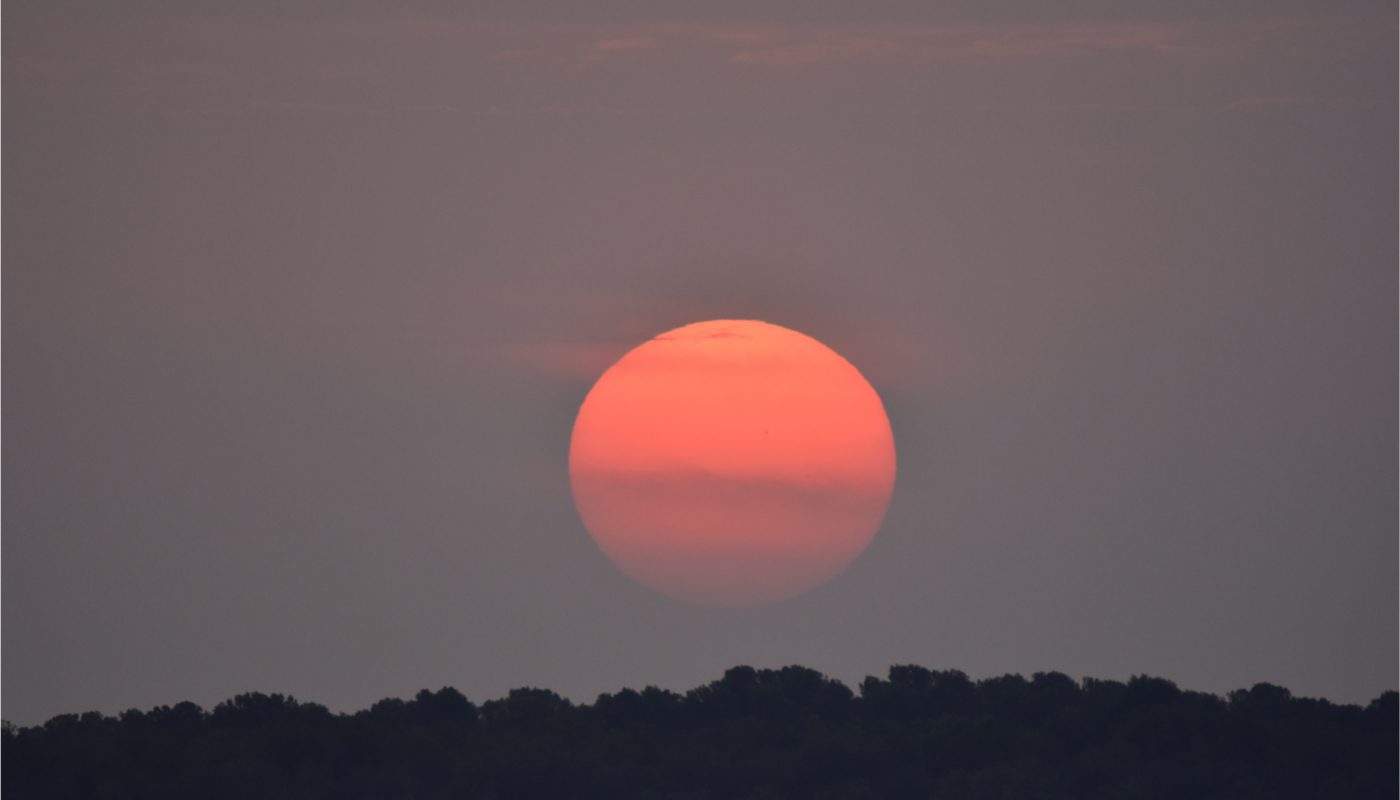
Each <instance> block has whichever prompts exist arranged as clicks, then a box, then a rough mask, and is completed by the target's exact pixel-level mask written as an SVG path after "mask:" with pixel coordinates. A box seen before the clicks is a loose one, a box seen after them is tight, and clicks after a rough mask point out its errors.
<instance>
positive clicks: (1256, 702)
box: [0, 666, 1400, 800]
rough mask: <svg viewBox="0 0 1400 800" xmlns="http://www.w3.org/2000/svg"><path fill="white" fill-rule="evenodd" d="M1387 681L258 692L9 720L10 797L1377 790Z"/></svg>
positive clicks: (1042, 678) (1390, 765)
mask: <svg viewBox="0 0 1400 800" xmlns="http://www.w3.org/2000/svg"><path fill="white" fill-rule="evenodd" d="M1398 726H1400V718H1398V717H1397V706H1396V693H1395V692H1386V693H1385V694H1383V695H1382V696H1381V697H1379V698H1377V699H1376V700H1374V701H1372V702H1371V703H1370V704H1369V705H1368V706H1366V707H1365V708H1361V707H1358V706H1339V705H1333V704H1331V703H1328V702H1326V701H1323V700H1308V699H1300V698H1294V697H1291V696H1290V694H1289V692H1288V690H1286V689H1282V688H1279V687H1277V686H1271V685H1268V684H1259V685H1256V686H1255V687H1254V688H1252V689H1248V690H1240V691H1236V692H1231V693H1230V695H1229V696H1228V697H1227V698H1220V697H1216V696H1214V695H1209V694H1200V693H1197V692H1185V691H1181V690H1179V689H1178V688H1177V687H1176V685H1175V684H1173V683H1171V682H1170V681H1166V680H1161V679H1157V678H1145V677H1139V678H1134V679H1133V680H1131V681H1129V682H1128V683H1126V684H1124V683H1118V682H1115V681H1100V680H1093V679H1086V680H1084V681H1083V682H1082V683H1076V682H1075V681H1073V680H1071V679H1070V678H1068V677H1066V676H1064V675H1061V674H1059V673H1040V674H1037V675H1035V677H1033V678H1031V679H1029V680H1027V679H1024V678H1021V677H1019V676H1014V675H1012V676H1006V677H1002V678H993V679H990V680H983V681H976V682H974V681H972V680H969V679H968V677H967V676H966V675H964V674H962V673H960V672H951V671H949V672H931V671H929V670H926V669H923V668H921V667H911V666H903V667H893V668H891V669H890V672H889V677H888V679H886V680H879V679H876V678H867V679H866V680H865V681H864V682H863V683H862V684H861V686H860V692H859V693H858V694H856V693H853V692H852V691H851V690H850V689H848V688H846V687H845V686H843V685H842V684H840V683H838V682H836V681H833V680H830V679H828V678H826V677H825V676H823V675H822V674H820V673H818V672H814V671H812V670H809V669H804V668H801V667H788V668H785V669H781V670H754V669H750V668H747V667H737V668H735V669H731V670H730V671H728V672H727V673H725V675H724V678H723V679H721V680H718V681H715V682H714V683H711V684H709V685H707V686H702V687H700V688H698V689H693V690H691V691H689V692H686V693H685V694H684V695H680V694H675V693H672V692H668V691H662V690H660V689H655V688H648V689H645V690H643V691H641V692H635V691H631V690H624V691H622V692H619V693H617V694H605V695H602V696H600V697H599V698H598V700H597V701H596V702H595V703H593V704H592V705H573V704H571V703H569V702H568V701H567V700H564V699H562V698H560V697H559V696H558V695H556V694H554V693H553V692H549V691H545V690H542V689H517V690H515V691H513V692H511V693H510V695H509V696H508V697H506V698H504V699H501V700H491V701H488V702H486V703H483V704H481V705H480V706H478V705H475V704H473V703H472V702H470V701H469V700H467V698H465V697H463V696H462V695H461V694H460V693H458V692H457V691H455V690H453V689H442V690H441V691H438V692H429V691H423V692H419V693H418V695H417V696H416V697H414V699H412V700H410V701H406V702H405V701H402V700H384V701H381V702H379V703H376V704H375V705H374V707H373V708H371V709H369V710H368V711H361V712H358V713H355V714H333V713H331V712H329V711H327V710H326V709H325V708H323V707H321V706H318V705H314V704H310V703H298V702H297V701H296V700H294V699H292V698H290V697H284V696H282V695H262V694H245V695H239V696H238V697H235V698H233V699H232V700H230V701H228V702H225V703H221V704H219V705H218V706H216V707H215V708H214V709H213V710H212V711H203V710H201V709H200V708H199V707H197V706H195V705H193V704H191V703H180V704H179V705H176V706H173V707H167V706H161V707H159V708H155V709H152V710H151V711H148V712H144V713H143V712H141V711H128V712H125V713H123V714H121V715H120V716H119V717H107V716H103V715H101V714H97V713H88V714H83V715H81V716H79V715H74V714H68V715H64V716H59V717H55V718H53V719H51V720H49V721H48V722H47V723H45V724H43V725H41V726H36V727H31V728H19V729H14V728H12V727H10V726H9V725H6V726H5V731H4V738H3V759H4V760H3V766H0V778H2V779H3V786H0V788H3V793H4V797H5V798H6V800H21V799H22V798H47V797H54V798H57V797H63V798H68V797H74V798H77V797H91V798H142V799H143V800H155V799H156V798H449V797H450V798H459V797H460V798H677V799H679V798H690V799H693V800H700V799H701V798H1015V799H1016V800H1027V799H1029V798H1100V797H1101V798H1172V800H1177V799H1178V798H1201V799H1202V800H1204V799H1205V798H1270V799H1271V800H1272V799H1273V798H1304V797H1306V798H1387V799H1392V798H1395V797H1396V796H1397V788H1400V787H1397V780H1400V779H1397V769H1400V763H1397V762H1398V761H1400V758H1398V757H1397V753H1400V742H1397V727H1398Z"/></svg>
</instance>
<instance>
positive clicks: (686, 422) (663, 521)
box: [569, 320, 895, 606]
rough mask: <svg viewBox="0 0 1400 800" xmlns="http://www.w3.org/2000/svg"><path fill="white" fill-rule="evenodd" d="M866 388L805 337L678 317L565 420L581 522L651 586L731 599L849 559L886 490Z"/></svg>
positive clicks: (891, 457) (881, 446)
mask: <svg viewBox="0 0 1400 800" xmlns="http://www.w3.org/2000/svg"><path fill="white" fill-rule="evenodd" d="M894 475H895V454H894V438H893V436H892V435H891V434H890V424H889V419H888V418H887V417H886V416H885V408H884V406H883V405H882V404H881V402H880V397H879V395H877V394H876V393H875V390H874V389H873V388H871V386H870V384H869V383H868V382H867V381H866V380H865V378H864V377H862V376H861V374H860V373H859V372H858V371H857V370H856V368H855V367H853V366H851V364H850V363H849V362H847V361H846V360H845V359H844V358H842V357H841V356H839V355H837V354H836V353H835V352H834V351H833V350H831V349H830V348H828V347H827V346H825V345H823V344H822V343H821V342H818V341H817V340H816V339H813V338H811V337H809V336H804V335H803V334H800V333H798V332H797V331H793V330H789V329H787V328H783V327H780V326H777V325H770V324H768V323H766V322H757V321H753V320H712V321H709V322H697V323H695V324H693V325H686V326H685V327H682V328H677V329H675V330H673V331H668V332H666V333H663V334H661V335H660V336H657V337H656V338H654V339H652V340H650V341H648V342H646V343H644V344H642V345H640V346H639V347H637V348H635V349H633V350H632V351H631V352H629V353H628V354H627V355H625V356H623V357H622V359H621V360H620V361H618V362H617V363H616V364H614V365H613V366H612V367H610V368H609V369H608V371H607V372H605V373H603V376H602V377H601V378H599V379H598V382H597V384H595V385H594V386H593V389H592V390H591V391H589V393H588V396H587V397H586V398H585V399H584V401H583V407H582V408H580V409H579V413H578V419H577V420H576V421H575V422H574V433H573V441H572V443H571V445H570V449H569V477H570V481H571V483H572V485H573V493H574V502H575V503H576V504H577V505H578V510H579V514H580V515H581V516H582V517H583V522H584V525H585V526H586V527H587V528H588V531H589V533H591V534H592V535H593V538H594V539H595V540H596V541H597V542H598V545H599V546H600V547H601V548H602V549H603V552H604V553H606V554H607V555H608V557H609V558H610V559H612V561H613V562H614V563H615V564H617V566H618V567H619V568H621V569H622V571H623V572H626V573H627V574H628V575H631V576H632V577H633V578H635V579H637V580H638V581H640V582H642V583H643V584H646V585H647V586H650V587H652V588H654V589H656V590H658V591H661V592H663V593H665V594H669V595H672V596H674V597H679V598H682V599H685V600H691V601H694V602H698V603H705V604H710V605H726V606H745V605H757V604H760V603H767V602H772V601H775V600H781V599H784V598H788V597H792V596H794V595H797V594H800V593H802V592H804V591H806V590H808V589H810V588H812V587H813V586H816V585H818V584H820V583H823V582H825V581H826V580H828V579H830V578H831V577H832V576H834V575H836V574H837V573H838V572H840V571H841V570H842V569H843V568H845V566H846V565H847V564H849V563H850V562H851V560H852V559H854V558H855V557H856V556H857V555H859V554H860V552H861V551H862V550H864V549H865V547H866V545H868V544H869V543H870V540H871V539H872V538H873V537H874V536H875V531H876V530H877V529H878V528H879V527H880V522H881V520H882V519H883V518H884V516H885V510H886V509H887V508H888V507H889V501H890V493H891V492H892V491H893V488H894Z"/></svg>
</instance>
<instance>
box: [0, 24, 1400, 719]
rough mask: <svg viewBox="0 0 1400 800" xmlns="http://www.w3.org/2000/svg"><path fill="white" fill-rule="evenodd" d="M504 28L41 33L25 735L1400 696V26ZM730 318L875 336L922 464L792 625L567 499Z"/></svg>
mask: <svg viewBox="0 0 1400 800" xmlns="http://www.w3.org/2000/svg"><path fill="white" fill-rule="evenodd" d="M462 5H463V4H457V3H447V2H424V3H422V4H420V5H419V6H417V7H413V6H412V4H408V3H400V4H393V8H392V10H390V9H389V4H375V3H351V2H341V3H304V4H295V7H294V10H289V4H286V3H283V2H270V1H265V2H243V3H196V2H184V3H158V2H127V3H109V4H94V3H77V2H74V3H66V2H52V1H51V0H45V2H22V1H21V0H11V2H7V3H5V7H4V26H3V36H4V73H3V74H4V87H3V97H4V112H5V114H4V118H5V124H4V132H3V137H4V139H3V144H4V153H5V156H6V158H5V165H4V166H5V170H4V187H3V189H4V197H3V200H4V209H5V211H4V223H5V226H4V234H5V235H4V237H3V259H4V290H5V291H4V300H3V303H4V308H3V311H4V331H3V332H4V337H3V348H4V352H3V356H4V423H5V431H4V432H5V441H4V473H3V474H4V531H3V625H0V630H2V631H3V648H4V653H3V687H4V698H3V699H4V707H3V714H4V717H5V718H7V719H9V720H12V721H15V722H18V723H24V724H28V723H34V722H38V721H41V720H43V719H45V718H47V717H49V716H51V715H53V714H56V713H60V712H69V711H82V710H88V709H97V710H102V711H107V712H115V711H119V710H122V709H125V708H129V707H150V706H152V705H155V704H161V703H173V702H176V701H179V700H183V699H189V700H193V701H195V702H198V703H200V704H203V705H211V704H213V703H215V702H217V701H219V700H221V699H224V698H227V697H229V696H231V695H232V694H234V693H237V692H243V691H249V690H260V691H279V692H289V693H292V694H294V695H296V696H297V697H298V698H300V699H303V700H310V701H317V702H321V703H325V704H327V705H329V706H331V707H332V708H335V709H347V710H348V709H355V708H361V707H365V706H367V705H368V704H370V703H371V702H373V701H375V700H378V699H380V698H383V697H385V696H404V695H407V694H410V693H412V692H414V691H416V690H417V689H419V688H423V687H438V686H442V685H453V686H456V687H458V688H459V689H461V690H462V691H464V692H466V693H467V694H468V696H470V697H472V698H473V699H476V700H484V699H489V698H491V697H495V696H500V695H501V694H503V693H504V692H505V691H506V690H508V689H509V688H512V687H516V686H522V685H541V686H546V687H550V688H553V689H556V690H558V691H560V692H562V693H564V694H566V695H568V696H571V697H574V698H576V699H581V700H591V699H592V698H593V696H594V695H595V694H596V693H598V692H600V691H613V690H616V689H618V688H620V687H622V686H634V687H635V686H640V685H645V684H657V685H661V686H665V687H669V688H675V689H685V688H689V687H691V686H694V685H697V684H699V683H702V682H704V681H708V680H712V679H715V678H717V677H718V676H719V675H720V673H721V672H722V670H723V669H724V668H726V667H728V666H732V665H734V664H737V663H747V664H752V665H755V666H777V665H782V664H788V663H801V664H805V665H808V666H811V667H814V668H816V669H820V670H822V671H825V672H827V673H829V674H831V675H832V676H834V677H837V678H840V679H843V680H846V681H857V680H859V679H860V678H861V677H862V676H864V675H866V674H883V673H884V670H885V669H886V668H887V667H888V665H890V664H891V663H896V662H918V663H922V664H925V665H927V666H930V667H936V668H957V669H963V670H966V671H968V672H969V673H971V674H972V675H973V676H975V677H982V676H990V675H997V674H1002V673H1005V672H1025V673H1029V672H1034V671H1039V670H1061V671H1064V672H1066V673H1068V674H1070V675H1073V676H1076V677H1078V676H1083V675H1092V676H1096V677H1104V678H1119V679H1122V678H1127V677H1128V676H1130V675H1133V674H1138V673H1148V674H1154V675H1161V676H1165V677H1168V678H1171V679H1173V680H1176V681H1177V682H1178V683H1180V684H1181V685H1183V686H1185V687H1189V688H1194V689H1201V690H1207V691H1217V692H1219V691H1225V690H1229V689H1233V688H1238V687H1241V686H1247V685H1250V684H1252V683H1254V682H1256V681H1271V682H1275V683H1280V684H1283V685H1286V686H1288V687H1290V688H1291V689H1293V690H1294V692H1295V693H1299V694H1305V695H1322V696H1326V697H1329V698H1332V699H1334V700H1339V701H1363V700H1366V699H1369V698H1371V697H1373V696H1375V695H1376V694H1378V693H1379V692H1380V691H1382V690H1384V689H1387V688H1394V687H1395V686H1396V673H1397V661H1396V652H1397V627H1398V626H1400V620H1397V603H1396V601H1397V578H1396V565H1397V558H1398V557H1400V556H1398V554H1397V511H1396V508H1397V488H1396V487H1397V468H1396V464H1397V448H1396V442H1397V425H1396V405H1397V392H1396V377H1397V370H1396V364H1397V350H1396V297H1397V270H1396V264H1397V246H1396V223H1395V220H1396V217H1397V202H1396V175H1397V156H1396V153H1397V149H1396V114H1397V108H1396V71H1395V63H1396V44H1395V42H1396V9H1395V5H1394V3H1392V2H1350V3H1349V2H1330V1H1329V2H1242V3H1218V2H1204V1H1203V0H1202V1H1200V2H1175V3H1161V2H1151V3H1147V2H1143V3H1121V2H1098V1H1097V0H1083V1H1082V2H1064V3H1042V2H1022V3H983V2H950V3H937V4H936V3H921V2H912V1H911V2H903V3H894V2H891V3H878V2H877V3H868V2H867V3H859V4H856V3H852V4H836V3H787V4H773V3H750V2H745V3H738V2H727V3H724V2H722V3H706V4H694V5H691V4H680V3H675V2H654V3H641V2H637V3H603V4H580V3H564V2H542V3H524V2H504V1H503V2H496V3H482V4H477V5H474V6H472V7H471V8H470V9H469V10H462ZM697 8H703V10H701V11H697V10H696V9H697ZM584 9H587V10H584ZM710 318H751V319H763V320H768V321H770V322H774V323H777V324H780V325H784V326H787V327H791V328H794V329H796V330H799V331H802V332H804V333H807V334H809V335H811V336H814V337H816V338H817V339H819V340H821V341H822V342H824V343H826V344H827V345H829V346H831V347H832V348H834V349H835V350H836V351H838V352H840V353H841V354H842V355H843V356H845V357H847V358H848V359H849V360H850V361H851V362H852V363H854V364H855V365H856V366H857V367H859V368H860V370H861V371H862V372H863V373H864V374H865V375H866V376H867V377H868V378H869V379H870V380H871V382H872V383H873V384H874V386H875V387H876V389H877V390H878V391H879V392H880V394H881V396H882V398H883V399H884V402H885V405H886V407H887V408H888V410H889V413H890V418H891V423H892V425H893V428H894V434H895V441H896V445H897V447H898V449H899V459H900V472H899V481H898V486H897V487H896V490H895V495H894V499H893V502H892V505H891V508H890V513H889V517H888V518H887V520H886V523H885V526H884V528H883V529H882V531H881V533H880V534H879V535H878V536H877V537H876V539H875V541H874V543H873V544H872V545H871V547H870V548H869V549H868V550H867V551H866V552H865V553H864V554H863V555H862V556H861V557H860V558H859V559H857V561H856V562H855V563H854V564H853V565H852V566H851V567H850V568H849V569H848V570H847V571H846V572H845V573H843V574H842V575H841V576H840V577H838V578H837V579H835V580H833V581H832V582H830V583H828V584H826V585H824V586H822V587H820V588H818V589H816V590H815V591H813V592H811V593H809V594H807V595H804V596H802V597H799V598H797V599H795V600H791V601H788V602H785V603H781V604H778V605H774V606H769V607H764V608H758V609H748V610H739V611H735V610H724V609H711V608H701V607H694V606H690V605H686V604H684V603H682V602H679V601H676V600H672V599H669V598H667V597H664V596H661V595H658V594H655V593H653V592H651V591H650V590H648V589H646V588H644V587H642V586H639V585H638V584H636V583H634V582H633V581H632V580H631V579H629V578H627V577H626V576H625V575H623V574H621V573H620V572H619V571H618V570H616V569H615V568H614V567H613V566H612V565H611V564H610V563H609V561H608V560H607V558H606V557H605V556H604V555H603V554H602V553H601V552H600V551H599V550H598V548H597V547H596V546H595V545H594V544H593V542H592V541H591V539H590V538H589V537H588V535H587V533H586V532H585V531H584V529H583V527H582V525H581V523H580V521H579V519H578V516H577V514H576V512H575V511H574V508H573V505H572V502H571V498H570V492H569V484H568V475H567V453H568V443H569V433H570V426H571V425H572V423H573V419H574V415H575V413H576V412H577V410H578V407H579V404H580V402H581V401H582V399H583V397H584V394H585V393H586V392H587V390H588V388H589V386H590V384H591V381H592V380H593V379H594V378H596V377H597V376H598V375H599V374H601V372H602V371H603V370H604V369H605V368H606V367H607V365H608V364H609V363H611V361H612V360H614V359H616V358H617V357H619V356H621V355H622V354H623V353H624V352H626V351H627V350H628V349H629V348H631V347H632V346H634V345H636V344H638V343H640V342H642V341H644V340H645V339H647V338H648V337H650V336H653V335H655V334H656V333H659V332H661V331H665V330H668V329H670V328H674V327H676V326H678V325H682V324H685V323H688V322H693V321H696V320H701V319H710Z"/></svg>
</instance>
